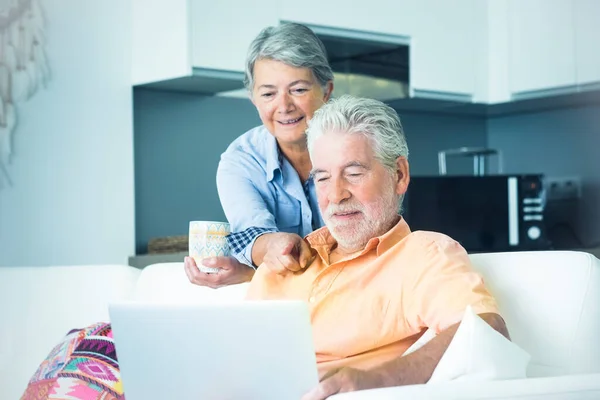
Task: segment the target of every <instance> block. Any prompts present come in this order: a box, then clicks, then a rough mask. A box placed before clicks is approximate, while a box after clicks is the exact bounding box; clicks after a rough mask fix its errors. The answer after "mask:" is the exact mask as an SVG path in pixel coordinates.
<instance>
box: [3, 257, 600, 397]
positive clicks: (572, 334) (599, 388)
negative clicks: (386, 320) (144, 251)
mask: <svg viewBox="0 0 600 400" xmlns="http://www.w3.org/2000/svg"><path fill="white" fill-rule="evenodd" d="M471 258H472V260H473V262H474V265H475V267H476V269H477V270H479V271H480V272H481V273H482V274H483V276H484V278H485V279H486V282H487V284H488V286H489V287H490V289H491V291H492V292H493V294H494V295H495V296H496V298H497V299H498V302H499V307H500V310H501V312H502V314H503V316H504V318H505V320H506V323H507V326H508V329H509V331H510V333H511V336H512V339H513V341H514V342H516V343H517V344H518V345H519V346H521V347H522V348H524V349H525V350H526V351H527V352H529V354H531V356H532V360H531V365H530V368H529V371H528V375H529V376H531V377H532V378H528V379H525V380H514V381H501V382H477V383H474V382H449V383H444V384H435V385H414V386H408V387H396V388H387V389H375V390H367V391H361V392H355V393H349V394H342V395H337V396H335V398H336V399H338V398H339V399H345V400H362V399H365V400H366V399H369V400H372V399H406V398H411V399H425V398H427V399H489V398H494V399H505V398H506V399H508V398H518V399H542V398H544V399H571V398H573V399H600V345H599V344H600V261H599V260H598V259H596V258H595V257H593V256H591V255H590V254H587V253H580V252H523V253H496V254H478V255H472V256H471ZM246 287H247V284H244V285H237V286H231V287H226V288H222V289H218V290H213V289H209V288H202V287H198V286H194V285H191V284H190V283H189V282H188V281H187V278H186V276H185V274H184V272H183V265H182V263H164V264H155V265H151V266H148V267H146V268H145V269H144V270H139V269H136V268H132V267H129V266H125V265H98V266H73V267H0V400H5V399H6V400H12V399H18V398H19V397H20V395H21V394H22V392H23V390H24V388H25V386H26V385H27V381H28V380H29V378H30V377H31V375H32V374H33V372H34V371H35V369H36V368H37V366H38V365H39V363H40V362H41V361H42V360H43V359H44V358H45V357H46V355H47V354H48V352H49V351H50V350H51V348H52V347H53V346H54V345H55V344H56V343H57V342H58V341H59V340H60V339H61V337H62V336H64V335H65V334H66V333H67V332H68V331H69V330H70V329H73V328H78V327H83V326H86V325H89V324H91V323H94V322H97V321H106V320H108V311H107V304H108V303H109V302H111V301H115V300H123V299H130V298H135V299H138V300H146V299H148V300H150V299H151V300H152V301H157V300H160V301H165V302H172V301H176V302H181V301H184V302H193V301H202V302H206V301H220V300H221V299H224V298H227V299H231V298H242V297H243V296H244V293H245V290H246ZM549 377H551V378H549Z"/></svg>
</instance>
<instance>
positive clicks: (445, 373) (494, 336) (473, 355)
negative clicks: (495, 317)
mask: <svg viewBox="0 0 600 400" xmlns="http://www.w3.org/2000/svg"><path fill="white" fill-rule="evenodd" d="M430 336H434V335H432V334H430ZM415 344H416V343H415ZM423 344H424V343H423ZM421 345H422V344H421ZM409 350H410V349H409ZM530 359H531V356H530V355H529V354H528V353H527V352H525V350H523V349H521V348H520V347H519V346H517V345H516V344H514V343H513V342H511V341H510V340H508V339H507V338H505V337H504V336H503V335H502V334H501V333H499V332H497V331H496V330H495V329H494V328H492V327H491V326H489V325H488V324H487V322H485V321H484V320H483V319H481V317H479V316H478V315H476V314H475V313H474V312H473V310H472V309H471V307H470V306H468V307H467V309H466V311H465V315H464V317H463V320H462V322H461V323H460V325H459V327H458V329H457V331H456V334H455V335H454V338H453V339H452V341H451V342H450V345H449V346H448V349H446V352H445V353H444V355H443V356H442V358H441V360H440V362H439V363H438V365H437V367H436V368H435V371H433V374H432V376H431V378H430V379H429V382H428V383H438V382H445V381H451V380H457V381H465V380H480V381H483V380H486V381H487V380H503V379H519V378H526V371H527V364H529V360H530Z"/></svg>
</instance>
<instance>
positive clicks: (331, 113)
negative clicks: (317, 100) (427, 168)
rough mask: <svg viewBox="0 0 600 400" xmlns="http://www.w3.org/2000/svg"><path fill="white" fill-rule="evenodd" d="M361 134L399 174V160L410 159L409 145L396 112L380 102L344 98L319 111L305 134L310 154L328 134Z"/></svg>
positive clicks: (386, 163) (378, 157) (350, 97)
mask: <svg viewBox="0 0 600 400" xmlns="http://www.w3.org/2000/svg"><path fill="white" fill-rule="evenodd" d="M333 132H341V133H347V134H361V135H365V136H366V137H368V138H369V139H370V140H371V142H372V143H373V151H374V153H375V158H376V159H377V160H378V161H379V162H381V163H382V164H383V165H384V166H385V167H386V168H387V169H388V170H390V171H392V172H393V171H396V160H397V158H398V157H400V156H402V157H406V158H408V145H407V143H406V137H405V136H404V130H403V129H402V124H401V123H400V117H398V113H396V111H395V110H394V109H393V108H392V107H390V106H388V105H386V104H384V103H382V102H381V101H378V100H373V99H366V98H359V97H354V96H349V95H344V96H341V97H338V98H336V99H332V100H330V101H329V102H328V103H326V104H325V105H323V106H322V107H321V108H319V109H318V110H317V111H316V112H315V114H314V115H313V117H312V118H311V120H310V121H308V129H307V132H306V135H307V141H308V151H309V153H310V154H311V157H312V154H313V147H314V143H315V140H316V139H317V138H319V137H320V136H322V135H324V134H326V133H333Z"/></svg>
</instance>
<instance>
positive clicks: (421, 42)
mask: <svg viewBox="0 0 600 400" xmlns="http://www.w3.org/2000/svg"><path fill="white" fill-rule="evenodd" d="M315 10H318V11H317V12H315ZM485 16H486V8H485V2H482V1H480V0H454V1H451V2H448V1H440V0H403V1H398V0H370V1H365V2H355V3H353V4H352V5H349V4H347V3H346V2H343V1H326V2H324V1H322V0H306V1H303V2H300V3H298V2H292V1H284V2H282V4H281V19H282V20H284V21H293V22H300V23H305V24H309V25H317V26H329V27H334V28H343V29H354V30H358V31H362V32H373V33H377V34H390V35H399V36H404V37H406V38H408V40H409V43H410V86H411V87H410V91H411V93H412V95H413V96H416V97H434V98H442V99H453V100H461V101H471V100H472V99H473V98H474V97H476V93H477V85H478V83H479V82H480V81H481V79H482V78H483V71H482V70H481V64H480V63H479V62H478V61H477V58H478V57H479V56H480V55H481V54H482V52H483V51H484V50H485V42H484V35H482V34H481V32H482V31H484V30H485Z"/></svg>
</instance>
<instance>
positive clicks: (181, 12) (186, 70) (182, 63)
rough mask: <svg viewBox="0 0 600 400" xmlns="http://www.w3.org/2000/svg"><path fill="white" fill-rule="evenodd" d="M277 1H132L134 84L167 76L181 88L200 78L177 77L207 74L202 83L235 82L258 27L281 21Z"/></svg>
mask: <svg viewBox="0 0 600 400" xmlns="http://www.w3.org/2000/svg"><path fill="white" fill-rule="evenodd" d="M278 4H279V3H278V2H277V1H275V0H260V1H256V2H254V3H253V4H252V5H251V6H250V5H246V4H243V3H241V2H239V1H238V0H220V1H218V2H207V1H203V0H133V83H134V84H146V83H152V82H158V81H166V80H171V81H172V84H171V87H173V88H181V89H182V90H185V89H186V88H185V87H184V85H188V84H190V85H197V86H198V83H197V81H198V80H199V79H196V80H186V81H177V79H178V78H182V77H189V76H195V75H198V76H197V78H199V77H202V76H209V79H207V80H205V81H204V82H205V83H206V84H207V85H209V86H210V79H211V78H215V77H217V78H219V77H220V78H222V77H227V76H231V77H232V78H231V79H232V80H238V81H239V80H240V79H241V76H242V75H241V73H242V72H243V71H244V61H245V58H246V51H247V50H248V46H249V45H250V42H251V41H252V39H253V38H254V37H255V36H256V35H257V34H258V33H259V32H260V30H261V29H262V28H264V27H266V26H270V25H277V24H278V23H279V5H278ZM228 72H235V73H236V74H233V75H231V74H230V75H228ZM213 80H214V79H213ZM200 86H201V85H200ZM238 86H239V83H238ZM199 89H200V91H202V90H201V89H202V88H199Z"/></svg>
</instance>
